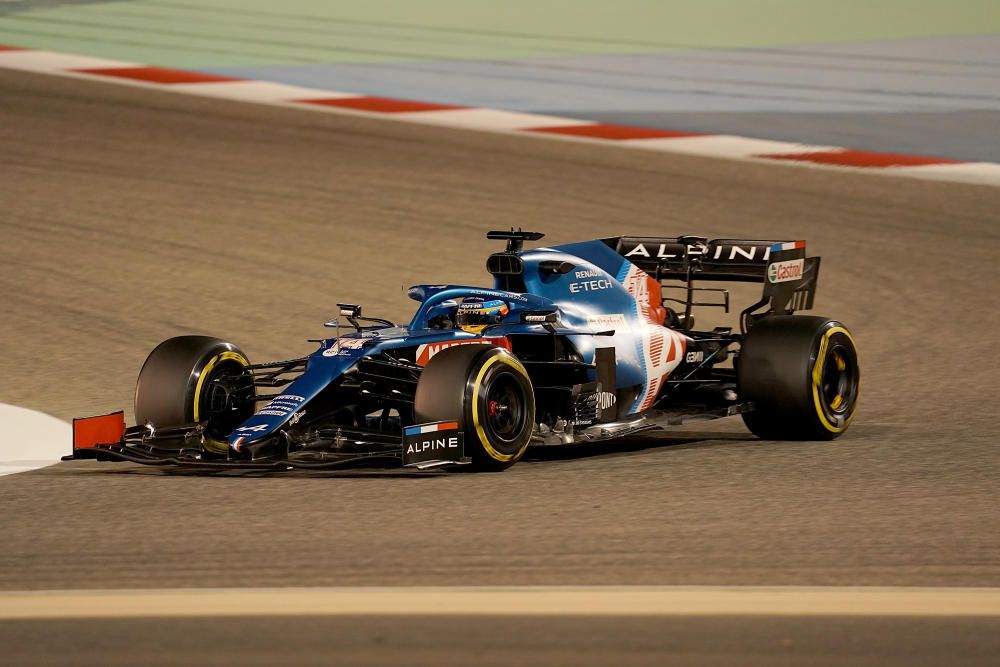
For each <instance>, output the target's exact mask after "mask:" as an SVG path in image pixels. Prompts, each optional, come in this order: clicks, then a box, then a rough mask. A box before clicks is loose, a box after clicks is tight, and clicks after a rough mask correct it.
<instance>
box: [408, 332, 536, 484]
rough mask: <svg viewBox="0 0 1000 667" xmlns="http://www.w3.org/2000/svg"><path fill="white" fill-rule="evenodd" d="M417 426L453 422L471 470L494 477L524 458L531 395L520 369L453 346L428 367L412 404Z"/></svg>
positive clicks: (477, 349) (489, 350)
mask: <svg viewBox="0 0 1000 667" xmlns="http://www.w3.org/2000/svg"><path fill="white" fill-rule="evenodd" d="M413 408H414V415H415V417H416V420H417V422H418V423H424V422H437V421H457V422H458V423H459V427H460V428H461V429H462V430H463V431H464V433H465V453H466V456H469V457H471V458H472V467H473V469H475V470H480V471H500V470H505V469H507V468H509V467H510V466H512V465H514V464H515V463H517V461H518V460H519V459H520V458H521V457H522V456H524V452H525V450H526V449H527V448H528V443H529V441H530V440H531V433H532V431H533V429H534V426H535V391H534V388H533V387H532V386H531V380H530V379H529V378H528V373H527V371H525V370H524V366H522V365H521V363H520V362H519V361H518V360H517V359H516V358H515V357H514V356H513V355H512V354H510V353H509V352H507V351H506V350H503V349H501V348H498V347H493V346H491V345H475V344H470V345H457V346H454V347H450V348H446V349H444V350H442V351H441V352H439V353H438V354H436V355H435V356H434V357H433V358H431V360H430V362H428V364H427V366H426V367H425V368H424V370H423V372H422V373H421V375H420V381H419V382H418V384H417V392H416V396H415V397H414V402H413Z"/></svg>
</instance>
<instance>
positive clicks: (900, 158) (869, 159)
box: [757, 150, 965, 167]
mask: <svg viewBox="0 0 1000 667" xmlns="http://www.w3.org/2000/svg"><path fill="white" fill-rule="evenodd" d="M757 157H761V158H768V159H770V160H795V161H798V162H815V163H817V164H834V165H838V166H841V167H920V166H923V165H928V164H962V163H963V162H965V160H949V159H946V158H936V157H922V156H920V155H899V154H897V153H872V152H870V151H854V150H843V151H824V152H821V153H785V154H780V153H779V154H772V155H758V156H757Z"/></svg>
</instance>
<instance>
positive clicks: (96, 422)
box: [73, 410, 125, 452]
mask: <svg viewBox="0 0 1000 667" xmlns="http://www.w3.org/2000/svg"><path fill="white" fill-rule="evenodd" d="M124 442H125V412H124V411H123V410H119V411H118V412H112V413H111V414H108V415H100V416H98V417H82V418H79V419H74V420H73V451H74V452H76V451H77V450H80V449H94V448H95V447H97V446H98V445H117V444H122V443H124Z"/></svg>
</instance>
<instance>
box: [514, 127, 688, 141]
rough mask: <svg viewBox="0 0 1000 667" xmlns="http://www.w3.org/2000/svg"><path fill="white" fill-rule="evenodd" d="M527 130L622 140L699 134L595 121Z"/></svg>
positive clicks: (669, 137)
mask: <svg viewBox="0 0 1000 667" xmlns="http://www.w3.org/2000/svg"><path fill="white" fill-rule="evenodd" d="M526 131H527V132H546V133H548V134H564V135H568V136H572V137H590V138H591V139H608V140H611V141H623V140H625V139H677V138H680V137H698V136H701V135H699V134H690V133H687V132H670V131H667V130H654V129H652V128H648V127H631V126H629V125H610V124H608V123H596V124H594V125H565V126H556V127H534V128H529V129H528V130H526Z"/></svg>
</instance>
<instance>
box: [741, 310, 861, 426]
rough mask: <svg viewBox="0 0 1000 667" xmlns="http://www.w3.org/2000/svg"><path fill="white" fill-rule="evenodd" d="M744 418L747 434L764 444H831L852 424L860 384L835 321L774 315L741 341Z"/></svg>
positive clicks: (853, 352) (845, 336)
mask: <svg viewBox="0 0 1000 667" xmlns="http://www.w3.org/2000/svg"><path fill="white" fill-rule="evenodd" d="M737 382H738V386H739V392H740V396H741V398H742V399H743V400H745V401H753V403H754V410H753V411H751V412H747V413H744V414H743V421H744V422H745V423H746V425H747V427H748V428H749V429H750V431H751V432H752V433H753V434H754V435H756V436H758V437H761V438H765V439H768V440H832V439H834V438H836V437H838V436H840V435H841V434H842V433H844V431H846V430H847V427H848V426H849V425H850V423H851V419H853V417H854V412H855V409H856V408H857V401H858V392H859V389H860V382H861V369H860V366H859V364H858V351H857V348H856V347H855V344H854V339H853V338H852V337H851V334H850V332H849V331H848V330H847V328H846V327H845V326H844V325H843V324H841V323H840V322H837V321H836V320H828V319H825V318H822V317H806V316H801V315H794V316H793V315H774V316H770V317H765V318H764V319H762V320H760V321H759V322H757V323H756V324H754V326H753V328H752V329H751V330H750V332H749V333H748V334H747V336H746V338H745V339H744V341H743V347H742V350H741V351H740V356H739V360H738V364H737Z"/></svg>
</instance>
